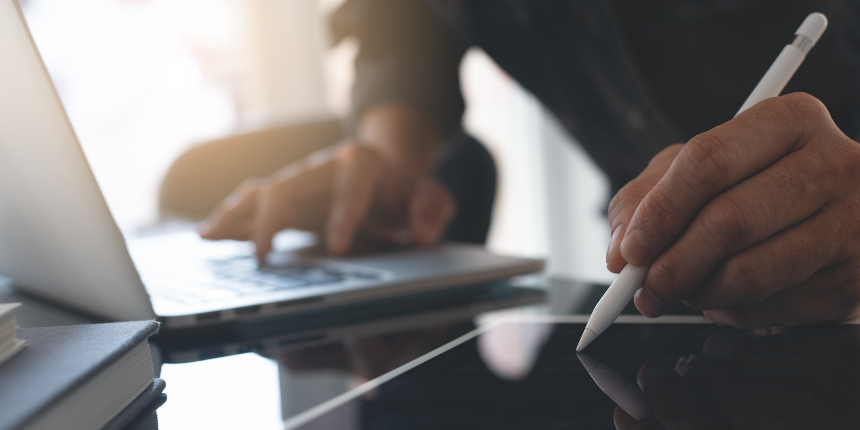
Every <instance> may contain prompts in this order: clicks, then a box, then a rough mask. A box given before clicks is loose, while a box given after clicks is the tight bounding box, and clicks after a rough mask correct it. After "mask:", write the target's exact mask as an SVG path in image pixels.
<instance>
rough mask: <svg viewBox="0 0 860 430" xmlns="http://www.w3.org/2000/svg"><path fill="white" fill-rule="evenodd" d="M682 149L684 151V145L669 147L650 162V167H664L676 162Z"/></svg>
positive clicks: (677, 144)
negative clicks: (668, 163)
mask: <svg viewBox="0 0 860 430" xmlns="http://www.w3.org/2000/svg"><path fill="white" fill-rule="evenodd" d="M682 149H684V144H683V143H676V144H674V145H669V146H667V147H666V148H664V149H663V150H662V151H660V152H658V153H657V155H655V156H654V158H652V159H651V161H649V162H648V166H649V167H651V166H654V165H657V164H661V165H662V164H665V163H666V162H667V161H671V160H674V159H675V157H676V156H677V155H678V152H680V151H681V150H682Z"/></svg>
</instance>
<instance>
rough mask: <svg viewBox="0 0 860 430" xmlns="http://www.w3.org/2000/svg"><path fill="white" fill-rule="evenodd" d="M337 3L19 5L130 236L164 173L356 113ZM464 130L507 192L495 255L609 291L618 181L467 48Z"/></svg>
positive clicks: (222, 0)
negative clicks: (231, 141)
mask: <svg viewBox="0 0 860 430" xmlns="http://www.w3.org/2000/svg"><path fill="white" fill-rule="evenodd" d="M341 1H342V0H76V1H73V2H70V1H67V0H21V4H22V8H23V10H24V14H25V16H26V19H27V22H28V24H29V26H30V30H31V32H32V33H33V38H34V39H35V41H36V44H37V46H38V48H39V50H40V52H41V54H42V58H43V59H44V61H45V63H46V65H47V68H48V71H49V73H50V74H51V77H52V78H53V80H54V84H55V85H56V87H57V91H58V92H59V94H60V98H61V99H62V101H63V104H64V106H65V108H66V111H67V112H68V114H69V116H70V119H71V122H72V125H73V126H74V128H75V131H76V132H77V135H78V138H79V139H80V142H81V145H82V146H83V149H84V152H85V153H86V156H87V158H88V159H89V162H90V165H91V167H92V169H93V171H94V173H95V176H96V179H97V180H98V183H99V185H100V187H101V189H102V192H103V193H104V195H105V198H106V199H107V203H108V205H109V206H110V209H111V211H112V213H113V216H114V218H115V219H116V221H117V223H118V224H119V225H120V227H121V228H122V229H123V230H126V231H132V230H135V229H139V228H142V227H146V226H149V225H152V224H154V223H156V222H157V221H158V220H157V192H158V186H159V184H160V181H161V178H162V176H163V175H164V173H165V172H166V171H167V169H168V167H169V166H170V164H171V163H172V162H173V160H175V159H176V158H177V157H178V156H179V155H180V154H182V153H183V152H184V151H185V150H187V149H188V148H189V147H191V146H193V145H195V144H198V143H201V142H204V141H206V140H209V139H216V138H220V137H224V136H228V135H231V134H235V133H239V132H248V131H253V130H258V129H261V128H265V127H267V126H272V125H276V124H285V123H290V122H295V121H301V120H306V119H311V118H316V117H330V116H332V115H338V116H343V115H345V114H346V112H347V111H348V107H349V103H350V101H349V89H350V86H351V83H352V76H353V70H352V59H353V57H354V55H355V53H356V52H357V49H358V46H357V44H356V42H355V41H354V40H346V41H344V42H343V43H341V44H339V45H338V46H331V45H330V43H329V40H328V35H327V34H326V28H327V27H326V21H325V20H326V17H327V15H328V14H329V13H330V12H331V11H332V10H334V8H336V7H337V6H338V5H339V4H340V3H341ZM461 76H462V85H463V92H464V95H465V97H466V100H467V106H468V107H467V112H466V117H465V120H464V121H465V127H466V129H467V130H468V131H470V132H471V133H473V134H474V135H475V136H477V137H478V138H479V139H481V140H483V142H484V143H486V144H487V145H488V146H489V149H490V151H491V152H492V153H493V155H494V156H495V159H496V163H497V165H498V168H499V175H500V177H499V180H500V188H499V195H498V196H497V201H496V207H495V209H494V211H495V213H494V218H493V225H492V227H491V230H490V239H489V244H488V246H489V248H491V249H492V250H495V251H499V252H505V253H513V254H518V255H526V256H542V257H548V258H549V259H550V264H549V272H550V274H553V275H561V276H568V277H574V278H578V279H581V280H585V281H595V282H604V283H608V282H610V281H611V280H612V279H613V276H612V275H611V274H610V273H609V272H608V271H607V270H606V268H605V261H604V260H605V253H606V246H607V244H608V242H609V227H608V225H607V221H606V219H605V215H604V213H603V211H604V209H605V207H606V204H607V202H608V199H609V196H608V195H607V193H608V189H609V186H608V183H607V181H606V179H605V178H604V177H603V176H602V173H600V172H599V170H598V169H597V168H596V166H594V165H593V164H592V163H591V161H590V160H589V159H588V157H587V156H586V155H585V153H584V152H583V151H582V150H581V149H580V148H579V146H578V145H576V144H575V142H573V141H572V139H571V137H570V136H569V135H567V134H566V132H565V131H564V130H563V129H562V128H561V126H560V125H558V124H557V122H556V121H555V119H554V118H553V117H552V115H550V114H549V113H548V112H547V111H546V110H545V109H543V108H542V107H541V106H540V104H539V103H538V102H537V101H536V100H535V99H534V98H533V97H532V96H531V95H530V94H529V93H527V92H526V91H524V90H523V89H522V88H521V87H519V86H518V85H517V84H516V82H514V81H512V80H511V79H510V78H509V77H508V76H507V75H506V74H505V73H504V72H502V71H501V70H500V69H499V68H498V67H497V66H496V65H495V64H494V63H493V61H492V60H491V59H490V58H489V57H487V55H486V54H484V53H483V52H482V51H480V50H478V49H472V50H471V51H469V52H468V54H467V55H466V57H465V59H464V61H463V63H462V64H461Z"/></svg>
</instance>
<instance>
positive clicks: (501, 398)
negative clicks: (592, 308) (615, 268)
mask: <svg viewBox="0 0 860 430" xmlns="http://www.w3.org/2000/svg"><path fill="white" fill-rule="evenodd" d="M586 320H587V316H557V317H552V316H532V317H517V318H507V319H502V320H497V321H496V322H495V323H492V324H488V325H486V326H484V327H481V328H479V329H476V330H474V331H472V332H471V333H468V334H467V335H464V336H462V337H461V338H459V339H457V340H455V341H453V342H451V343H449V344H447V345H445V346H443V347H441V348H439V349H437V350H435V351H433V352H431V353H429V354H427V355H425V356H423V357H421V358H419V359H417V360H415V361H413V362H411V363H409V364H407V365H404V366H402V367H400V368H398V369H396V370H394V371H392V372H389V373H387V374H385V375H383V376H381V377H379V378H377V379H374V380H372V381H370V382H368V383H365V384H363V385H361V386H359V387H358V388H356V389H354V390H352V391H350V392H348V393H345V394H344V395H342V396H340V397H337V398H335V399H332V400H331V401H329V402H326V403H324V404H322V405H320V406H318V407H316V408H313V409H311V410H308V411H307V412H305V413H303V414H300V415H298V416H296V417H294V418H293V419H291V420H289V421H287V422H286V428H288V429H302V430H309V429H329V428H338V429H380V430H381V429H446V430H448V429H467V428H468V429H615V428H616V425H617V427H618V428H632V427H633V426H634V425H635V424H637V423H639V425H643V424H644V425H645V428H661V427H662V428H666V429H674V428H696V429H706V428H783V429H784V428H858V423H860V326H856V325H831V326H819V327H799V328H789V329H785V330H783V331H781V332H779V331H777V332H776V333H775V334H770V335H768V336H760V335H756V334H752V333H750V332H745V331H741V330H736V329H731V328H721V327H718V326H716V325H713V324H710V323H708V322H707V320H705V319H704V318H703V317H696V316H675V317H663V318H659V319H656V320H650V319H646V318H644V317H638V316H622V317H620V318H619V320H618V321H617V322H616V323H615V324H614V325H612V326H611V327H610V328H609V329H607V330H606V331H605V332H604V333H603V334H602V335H601V336H600V337H599V338H598V339H597V340H595V341H594V342H593V343H592V344H591V345H590V346H589V347H588V348H586V349H585V350H584V351H583V353H581V354H577V353H576V344H577V342H578V340H579V338H580V335H581V334H582V330H583V329H584V327H585V322H586Z"/></svg>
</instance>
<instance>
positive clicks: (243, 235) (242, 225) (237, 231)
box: [200, 218, 254, 240]
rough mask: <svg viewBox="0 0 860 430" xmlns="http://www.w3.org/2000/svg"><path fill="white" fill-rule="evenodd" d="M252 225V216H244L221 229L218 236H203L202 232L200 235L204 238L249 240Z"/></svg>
mask: <svg viewBox="0 0 860 430" xmlns="http://www.w3.org/2000/svg"><path fill="white" fill-rule="evenodd" d="M253 227H254V220H253V218H245V219H243V220H241V221H239V222H237V223H235V224H234V225H232V226H231V227H230V228H229V229H224V230H222V231H221V232H220V233H219V235H218V237H213V236H212V235H207V236H203V235H202V234H201V236H200V237H202V238H203V239H206V240H251V233H252V232H253V230H254V229H253Z"/></svg>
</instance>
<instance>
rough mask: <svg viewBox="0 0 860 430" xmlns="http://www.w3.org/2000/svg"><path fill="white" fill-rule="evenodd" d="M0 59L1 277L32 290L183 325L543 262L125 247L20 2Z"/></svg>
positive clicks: (100, 311) (495, 274)
mask: <svg viewBox="0 0 860 430" xmlns="http://www.w3.org/2000/svg"><path fill="white" fill-rule="evenodd" d="M0 65H2V66H0V273H2V274H3V275H5V276H8V277H10V278H12V279H13V280H15V281H16V285H17V286H19V288H21V289H22V290H25V291H28V292H32V293H34V294H37V295H39V296H43V297H46V298H49V299H52V300H54V301H56V302H60V303H63V304H66V305H69V306H71V307H74V308H76V309H80V310H83V311H86V312H89V313H92V314H95V315H99V316H102V317H107V318H111V319H146V318H152V317H159V318H161V319H162V320H163V321H164V322H165V325H166V326H167V327H182V326H193V325H200V324H210V323H215V322H219V321H228V320H237V319H242V318H249V317H254V316H258V315H263V314H275V313H287V312H294V311H298V310H305V309H310V308H315V307H323V306H331V305H333V304H342V303H349V302H359V301H367V300H372V299H378V298H383V297H386V296H392V295H399V294H408V293H416V292H421V291H428V290H433V289H443V288H450V287H455V286H458V285H464V284H469V283H476V282H483V281H488V280H492V279H499V278H503V277H508V276H514V275H518V274H523V273H528V272H533V271H536V270H539V269H541V268H542V266H543V262H542V261H537V260H527V259H520V258H512V257H502V256H496V255H492V254H489V253H487V252H486V251H484V250H483V249H481V248H480V247H477V246H472V245H461V244H445V245H442V246H440V247H437V248H435V249H430V250H409V251H400V252H392V253H389V254H378V255H372V256H363V257H353V258H341V259H333V258H313V257H305V256H302V255H301V254H299V253H295V252H291V250H294V249H297V248H300V247H303V246H306V245H308V243H307V241H306V240H305V239H306V237H304V236H303V235H302V234H299V233H296V232H292V233H286V234H285V235H282V237H281V238H280V240H281V242H283V245H282V246H281V247H280V251H281V252H279V253H277V254H275V255H274V256H273V257H272V261H271V263H273V264H271V265H270V266H269V267H268V268H267V269H265V270H258V269H257V268H256V267H255V266H254V264H253V260H252V259H251V258H249V257H248V256H249V255H250V252H249V251H250V250H249V248H248V245H247V244H244V243H236V242H222V243H203V242H202V241H201V240H199V239H198V238H197V237H196V236H194V234H193V233H180V234H172V235H166V236H162V237H150V238H143V239H139V240H130V241H129V243H128V248H126V243H125V239H124V238H123V236H122V234H121V233H120V231H119V229H118V228H117V226H116V224H115V223H114V221H113V218H112V217H111V214H110V212H109V211H108V208H107V206H106V205H105V202H104V199H103V197H102V195H101V192H100V191H99V188H98V185H97V184H96V181H95V179H94V178H93V175H92V172H91V171H90V170H89V166H88V164H87V161H86V158H85V157H84V154H83V152H82V151H81V148H80V145H79V144H78V141H77V138H76V136H75V134H74V131H73V130H72V127H71V125H70V124H69V120H68V118H67V117H66V114H65V111H64V110H63V107H62V104H61V103H60V101H59V98H58V97H57V94H56V92H55V90H54V88H53V85H52V84H51V80H50V78H49V76H48V74H47V72H46V70H45V68H44V65H43V64H42V61H41V58H40V57H39V53H38V51H37V50H36V47H35V44H34V43H33V41H32V39H31V37H30V34H29V31H28V29H27V26H26V24H25V22H24V18H23V15H22V14H21V11H20V9H19V8H18V4H17V2H16V0H0ZM129 250H131V255H130V254H129ZM132 257H133V259H132Z"/></svg>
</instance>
